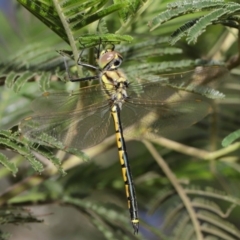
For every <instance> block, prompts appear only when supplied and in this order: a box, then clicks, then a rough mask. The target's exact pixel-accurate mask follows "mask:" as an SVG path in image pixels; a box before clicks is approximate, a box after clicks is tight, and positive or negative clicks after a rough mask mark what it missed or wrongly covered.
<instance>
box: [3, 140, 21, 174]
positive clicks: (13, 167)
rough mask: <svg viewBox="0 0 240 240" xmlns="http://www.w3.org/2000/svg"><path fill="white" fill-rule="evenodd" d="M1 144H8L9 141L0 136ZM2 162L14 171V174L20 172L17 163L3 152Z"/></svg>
mask: <svg viewBox="0 0 240 240" xmlns="http://www.w3.org/2000/svg"><path fill="white" fill-rule="evenodd" d="M0 144H2V145H7V144H8V142H7V141H6V140H4V139H1V138H0ZM0 163H1V164H2V165H3V166H4V167H6V168H7V169H8V170H9V171H10V172H12V174H13V176H16V173H17V172H18V169H17V167H16V165H15V164H14V163H12V162H10V160H9V159H8V158H7V156H5V155H4V154H3V153H0Z"/></svg>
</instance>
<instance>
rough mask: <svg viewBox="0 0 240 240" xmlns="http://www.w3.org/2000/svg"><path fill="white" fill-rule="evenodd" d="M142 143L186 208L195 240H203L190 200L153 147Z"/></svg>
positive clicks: (147, 143)
mask: <svg viewBox="0 0 240 240" xmlns="http://www.w3.org/2000/svg"><path fill="white" fill-rule="evenodd" d="M143 143H144V144H145V146H146V147H147V149H148V151H149V152H150V153H151V154H152V156H153V158H154V159H155V160H156V161H157V163H158V165H159V166H160V168H161V169H162V171H163V172H164V173H165V175H166V177H167V178H168V180H169V181H170V182H171V183H172V185H173V187H174V189H175V190H176V192H177V193H178V195H179V197H180V198H181V200H182V202H183V204H184V206H185V208H186V210H187V212H188V214H189V217H190V219H191V221H192V224H193V226H194V229H195V233H196V237H197V240H203V239H204V238H203V235H202V232H201V226H200V223H199V221H198V219H197V214H196V213H195V211H194V209H193V206H192V203H191V200H190V199H189V198H188V196H187V194H186V192H185V190H184V189H183V187H182V186H181V184H180V183H179V181H178V179H177V178H176V176H175V175H174V173H173V172H172V170H171V169H170V168H169V167H168V165H167V163H166V162H165V161H164V159H163V158H162V157H161V156H160V155H159V154H158V152H157V151H156V149H155V148H154V146H153V145H152V144H151V143H150V142H148V141H145V140H144V141H143Z"/></svg>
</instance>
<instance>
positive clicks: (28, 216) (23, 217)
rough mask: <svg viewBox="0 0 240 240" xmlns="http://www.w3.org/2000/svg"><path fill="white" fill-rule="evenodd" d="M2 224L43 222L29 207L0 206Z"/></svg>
mask: <svg viewBox="0 0 240 240" xmlns="http://www.w3.org/2000/svg"><path fill="white" fill-rule="evenodd" d="M0 215H1V218H0V224H1V225H3V224H24V223H34V222H35V223H41V222H43V221H42V220H39V219H37V218H36V217H35V216H34V215H33V214H32V213H31V212H30V211H29V209H25V208H14V207H4V208H0Z"/></svg>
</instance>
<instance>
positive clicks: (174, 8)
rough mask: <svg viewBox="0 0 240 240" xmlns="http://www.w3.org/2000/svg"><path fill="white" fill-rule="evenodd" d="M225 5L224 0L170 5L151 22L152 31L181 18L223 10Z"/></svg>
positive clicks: (189, 1)
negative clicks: (203, 12)
mask: <svg viewBox="0 0 240 240" xmlns="http://www.w3.org/2000/svg"><path fill="white" fill-rule="evenodd" d="M224 5H225V3H224V1H223V0H211V1H209V0H204V1H195V0H187V1H179V2H175V3H171V4H168V8H167V10H166V11H165V12H162V13H160V14H159V15H158V16H157V17H155V18H154V19H152V21H151V22H149V26H150V31H152V30H154V29H155V28H157V27H159V26H160V25H161V24H163V23H165V22H167V21H169V20H172V19H174V18H177V17H179V16H183V15H186V14H189V13H194V12H199V11H206V10H211V9H214V8H222V7H223V6H224Z"/></svg>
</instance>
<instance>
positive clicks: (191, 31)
mask: <svg viewBox="0 0 240 240" xmlns="http://www.w3.org/2000/svg"><path fill="white" fill-rule="evenodd" d="M239 9H240V4H238V3H234V2H228V3H225V2H224V1H221V0H220V1H219V0H212V1H193V0H190V1H183V2H176V3H173V4H169V5H168V9H167V10H166V11H165V12H163V13H161V14H159V15H158V16H157V17H155V18H154V19H153V20H152V22H151V23H149V25H150V26H151V30H154V29H155V28H157V27H159V26H160V25H161V24H163V23H165V22H167V21H170V20H172V19H174V18H178V17H181V16H183V15H187V14H190V13H198V12H201V11H210V13H208V14H205V15H203V16H201V17H198V18H196V19H193V20H190V21H188V22H187V23H185V24H184V25H183V26H181V27H179V28H178V29H177V30H175V31H174V32H173V34H172V39H171V41H170V42H171V44H174V43H176V42H177V41H178V40H179V39H180V38H181V37H183V36H185V35H187V40H188V43H195V42H196V41H197V38H198V37H199V36H200V35H201V34H202V33H203V32H205V31H206V28H207V26H209V25H213V24H222V25H226V26H233V27H237V26H238V23H237V20H235V21H233V19H235V18H234V15H236V16H237V15H238V12H239Z"/></svg>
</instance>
